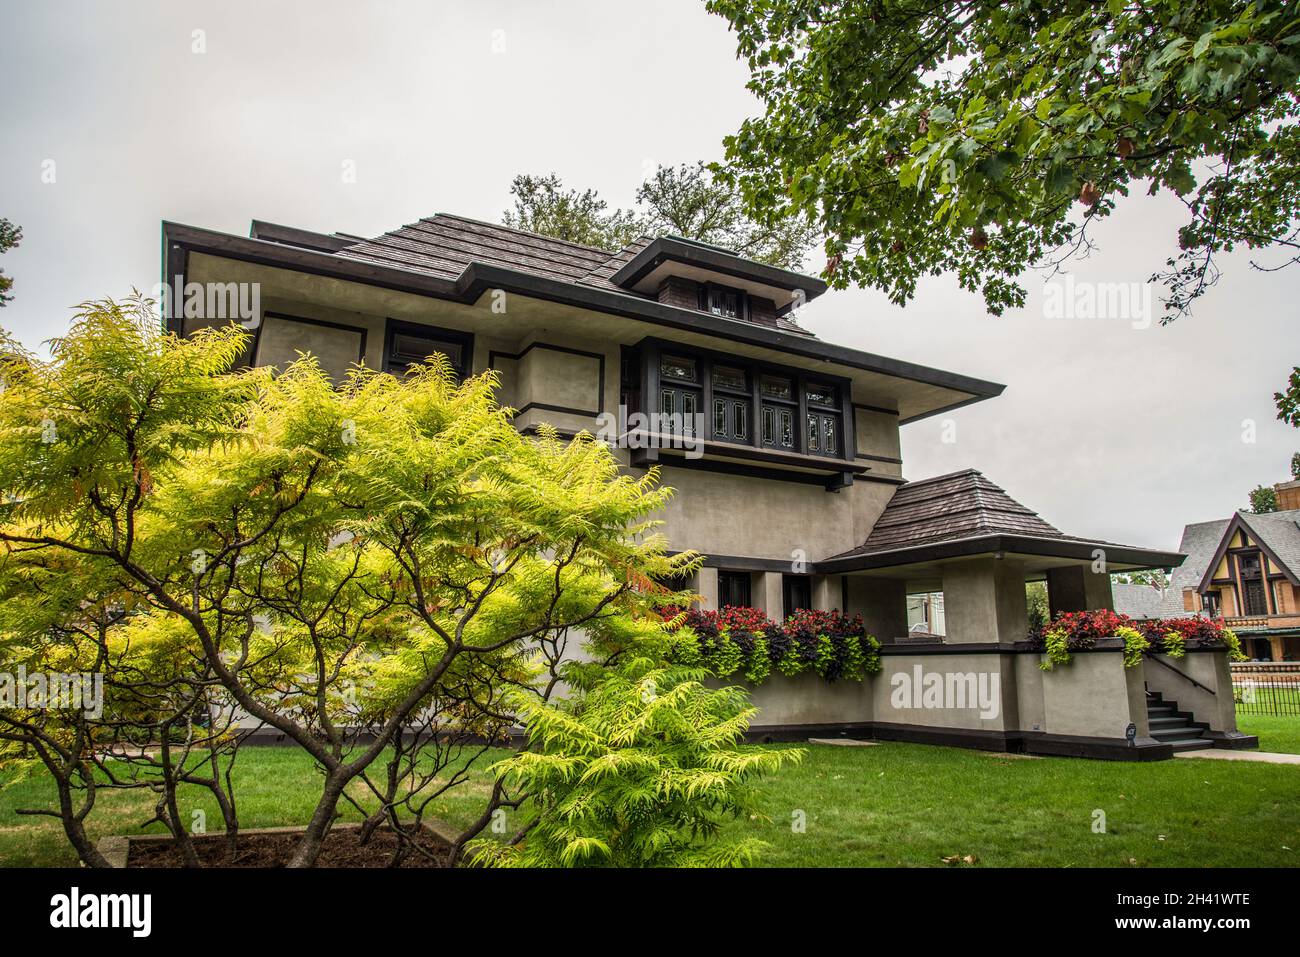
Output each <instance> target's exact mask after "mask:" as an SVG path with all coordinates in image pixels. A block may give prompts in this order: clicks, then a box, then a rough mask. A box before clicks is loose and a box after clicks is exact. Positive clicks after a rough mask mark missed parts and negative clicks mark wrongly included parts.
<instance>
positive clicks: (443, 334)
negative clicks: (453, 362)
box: [383, 319, 474, 381]
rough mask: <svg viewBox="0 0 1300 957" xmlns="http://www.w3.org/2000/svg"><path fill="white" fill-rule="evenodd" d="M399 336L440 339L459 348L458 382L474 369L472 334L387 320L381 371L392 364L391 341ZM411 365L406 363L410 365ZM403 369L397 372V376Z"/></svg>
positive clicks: (416, 323)
mask: <svg viewBox="0 0 1300 957" xmlns="http://www.w3.org/2000/svg"><path fill="white" fill-rule="evenodd" d="M399 335H406V336H420V337H421V338H424V339H442V340H444V341H446V342H454V343H456V344H457V345H459V346H460V364H459V366H457V367H456V376H457V378H459V379H460V380H462V381H463V380H465V379H468V378H469V377H470V374H471V373H472V371H473V369H474V333H472V332H461V331H460V330H459V329H447V328H445V327H443V326H427V325H425V324H424V323H420V322H407V321H405V320H403V319H389V320H388V321H387V322H386V323H385V325H384V357H383V369H384V371H385V372H389V371H390V369H389V366H390V365H391V364H392V362H393V340H394V339H396V338H397V337H398V336H399ZM410 364H411V363H408V365H410ZM402 371H405V369H402V370H398V371H397V372H395V373H394V374H399V373H400V372H402Z"/></svg>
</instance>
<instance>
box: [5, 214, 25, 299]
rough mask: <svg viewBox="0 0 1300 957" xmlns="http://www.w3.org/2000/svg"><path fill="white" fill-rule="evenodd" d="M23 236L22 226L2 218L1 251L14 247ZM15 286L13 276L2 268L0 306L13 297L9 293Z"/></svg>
mask: <svg viewBox="0 0 1300 957" xmlns="http://www.w3.org/2000/svg"><path fill="white" fill-rule="evenodd" d="M22 238H23V231H22V229H21V228H20V227H18V226H15V225H14V224H13V223H11V222H9V220H7V219H4V218H0V253H6V252H8V251H9V250H11V249H13V248H14V247H15V246H17V245H18V243H19V241H20V240H21V239H22ZM13 287H14V281H13V278H12V277H11V276H6V275H5V273H4V270H3V269H0V306H3V305H4V304H5V303H7V302H9V301H11V300H12V299H13V296H10V295H7V293H8V292H9V290H10V289H12V288H13Z"/></svg>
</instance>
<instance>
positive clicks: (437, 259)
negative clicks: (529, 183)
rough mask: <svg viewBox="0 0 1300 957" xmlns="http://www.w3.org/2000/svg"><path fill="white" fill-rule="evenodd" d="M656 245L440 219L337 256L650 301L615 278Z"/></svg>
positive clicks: (794, 327) (784, 325)
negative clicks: (605, 245)
mask: <svg viewBox="0 0 1300 957" xmlns="http://www.w3.org/2000/svg"><path fill="white" fill-rule="evenodd" d="M653 241H654V240H653V237H651V236H642V237H641V238H640V239H637V240H634V241H633V242H631V243H629V244H628V245H626V246H624V247H623V248H622V249H620V250H618V251H616V252H611V251H610V250H607V249H598V248H597V247H595V246H584V245H582V244H580V243H571V242H568V241H566V240H563V239H554V238H552V237H550V236H543V235H541V234H540V233H530V232H528V231H526V230H522V229H513V228H511V227H509V226H499V225H497V224H495V223H484V222H479V221H478V220H474V219H467V218H465V217H464V216H453V215H451V214H450V213H438V214H436V215H434V216H430V217H427V218H425V219H421V220H419V221H418V222H415V223H410V224H408V225H406V226H402V227H401V228H399V229H393V230H389V231H388V232H386V233H384V234H383V235H381V236H376V237H375V238H374V239H365V240H361V241H359V242H355V243H352V244H351V245H348V246H344V247H343V248H342V249H339V250H338V251H337V252H335V253H334V255H336V256H339V257H342V258H344V259H356V260H360V261H362V262H371V263H376V264H379V265H383V266H396V267H398V268H400V269H409V270H412V271H413V272H419V273H424V274H426V275H430V276H437V277H438V278H440V279H455V278H456V277H458V276H459V275H460V274H461V273H462V272H463V271H464V270H465V267H466V266H468V265H469V264H470V263H472V262H479V263H489V264H492V265H497V266H506V267H509V268H511V269H517V270H519V271H521V272H527V273H532V274H534V275H537V276H543V277H545V278H547V279H556V280H559V281H561V282H571V283H575V284H578V285H582V286H592V287H595V288H597V289H604V290H606V291H608V292H619V293H623V294H624V295H632V296H636V297H637V298H641V299H648V298H650V297H648V296H644V295H642V294H640V293H636V292H632V291H630V290H627V289H624V288H622V287H621V286H618V285H616V284H615V283H613V282H611V281H610V277H611V276H612V275H614V273H616V272H617V271H618V270H619V269H621V268H622V267H623V266H625V265H626V264H627V263H628V262H630V261H631V260H632V259H633V258H634V257H635V256H636V254H637V253H639V252H641V251H642V250H643V249H645V247H646V246H648V245H649V244H650V243H651V242H653ZM738 321H739V320H738ZM774 328H777V329H780V330H781V331H782V332H793V333H797V334H800V335H805V336H809V337H812V333H810V332H809V331H808V330H807V329H804V328H803V327H802V326H800V325H799V324H798V323H796V322H794V321H793V320H791V319H789V318H787V317H785V316H779V317H777V318H776V320H775V323H774Z"/></svg>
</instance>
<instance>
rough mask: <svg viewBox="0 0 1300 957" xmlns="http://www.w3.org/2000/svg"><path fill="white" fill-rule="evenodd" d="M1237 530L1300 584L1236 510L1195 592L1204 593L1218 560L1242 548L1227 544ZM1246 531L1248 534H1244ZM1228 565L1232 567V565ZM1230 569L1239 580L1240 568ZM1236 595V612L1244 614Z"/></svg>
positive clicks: (1295, 582)
mask: <svg viewBox="0 0 1300 957" xmlns="http://www.w3.org/2000/svg"><path fill="white" fill-rule="evenodd" d="M1238 531H1241V532H1243V535H1244V536H1245V537H1247V538H1249V540H1250V541H1252V542H1254V543H1255V545H1256V546H1258V548H1259V550H1260V552H1262V553H1263V554H1265V555H1267V556H1268V559H1269V561H1270V562H1272V563H1274V564H1275V565H1277V567H1278V568H1279V569H1280V570H1281V571H1282V572H1283V573H1285V575H1286V577H1287V580H1288V581H1290V582H1291V584H1292V585H1297V586H1300V578H1298V577H1297V576H1296V574H1295V572H1293V571H1292V570H1291V569H1290V568H1288V567H1287V566H1286V563H1285V562H1282V561H1279V560H1278V557H1277V556H1276V555H1275V554H1273V550H1272V549H1271V548H1269V547H1268V546H1267V545H1265V544H1264V542H1263V540H1262V539H1261V538H1260V537H1259V535H1258V533H1256V531H1255V530H1254V529H1253V528H1251V526H1250V523H1249V522H1248V521H1247V520H1246V519H1245V518H1244V517H1243V516H1242V513H1241V512H1237V513H1236V514H1235V515H1233V516H1232V518H1231V519H1229V520H1228V527H1227V528H1226V529H1225V530H1224V532H1223V537H1222V538H1221V539H1220V540H1219V545H1218V547H1217V548H1216V549H1215V550H1214V557H1213V558H1211V559H1210V563H1209V564H1208V565H1206V566H1205V574H1204V575H1202V576H1201V581H1200V584H1198V585H1197V586H1196V590H1197V592H1199V593H1204V592H1205V590H1206V589H1207V588H1209V587H1210V582H1211V580H1212V579H1211V577H1210V576H1212V575H1213V574H1214V570H1215V569H1216V568H1218V567H1219V562H1221V561H1223V559H1224V558H1225V557H1226V556H1227V555H1228V554H1229V553H1230V552H1233V553H1235V552H1239V551H1242V548H1236V547H1233V546H1231V545H1229V543H1230V542H1231V541H1232V538H1233V536H1234V535H1236V533H1237V532H1238ZM1246 533H1249V534H1248V535H1246ZM1246 550H1247V551H1249V550H1250V549H1249V548H1246ZM1229 567H1230V568H1232V566H1229ZM1232 571H1233V572H1234V575H1233V577H1234V578H1236V579H1238V580H1239V579H1240V569H1237V568H1232ZM1260 571H1261V573H1262V571H1263V568H1262V567H1261V569H1260ZM1235 586H1236V582H1234V587H1235ZM1236 597H1237V610H1238V612H1240V613H1242V614H1243V616H1244V609H1243V608H1242V606H1241V595H1240V594H1238V595H1237V596H1236Z"/></svg>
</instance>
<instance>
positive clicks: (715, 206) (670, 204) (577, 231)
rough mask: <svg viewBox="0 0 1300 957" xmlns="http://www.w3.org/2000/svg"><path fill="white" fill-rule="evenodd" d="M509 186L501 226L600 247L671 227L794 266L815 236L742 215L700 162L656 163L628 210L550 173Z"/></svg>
mask: <svg viewBox="0 0 1300 957" xmlns="http://www.w3.org/2000/svg"><path fill="white" fill-rule="evenodd" d="M510 192H511V194H512V195H513V196H514V197H515V206H514V209H513V210H509V211H507V212H505V213H504V214H503V215H502V220H501V221H502V222H503V223H505V225H507V226H512V227H514V228H516V229H527V230H530V231H531V232H535V233H542V234H543V235H546V236H554V237H555V238H556V239H567V240H569V241H570V242H577V243H583V244H585V245H589V246H598V247H600V248H601V249H609V250H617V249H621V248H622V247H624V246H626V245H627V244H628V243H629V242H631V241H632V240H634V239H637V238H638V237H640V236H642V235H647V234H648V235H660V234H663V233H671V234H673V235H676V236H681V237H683V238H685V239H694V240H696V241H698V242H702V243H709V244H711V245H714V246H721V247H723V248H724V249H730V250H732V251H734V252H736V253H739V254H740V255H741V256H745V257H748V258H749V259H755V260H757V261H759V262H765V263H770V264H772V265H773V266H780V267H782V268H784V269H796V270H797V269H802V268H803V262H804V258H805V256H806V254H807V252H808V250H809V248H810V247H811V246H812V245H813V243H814V242H816V240H817V237H818V235H819V234H818V231H817V229H816V228H815V227H813V226H811V225H809V224H808V223H807V222H805V221H804V220H802V219H797V218H781V219H775V220H772V221H770V222H764V223H760V222H757V221H755V220H753V219H750V218H749V217H748V216H747V215H746V213H745V209H744V205H743V203H742V202H741V199H740V197H739V195H738V194H737V193H736V191H735V189H733V188H732V187H731V186H730V185H728V184H727V183H725V182H721V181H717V180H715V179H714V177H713V174H712V173H711V172H710V170H709V168H708V167H707V166H706V165H705V164H704V163H702V162H698V163H694V164H683V165H681V166H660V167H659V168H658V169H656V170H655V172H654V173H653V174H652V175H651V176H650V177H649V178H648V179H647V180H646V181H645V182H644V183H642V184H641V185H640V186H639V187H638V188H637V192H636V208H635V209H634V210H621V209H615V210H614V211H613V212H607V210H608V208H609V206H608V203H606V202H605V201H604V200H603V199H601V198H600V197H599V196H598V195H597V194H596V192H595V191H594V190H590V189H588V190H584V191H583V192H578V190H576V189H565V188H564V186H563V184H562V183H561V182H560V180H559V177H557V176H556V175H555V174H554V173H551V174H550V175H548V176H527V175H520V176H516V177H515V179H514V182H513V183H512V184H511V186H510Z"/></svg>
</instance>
